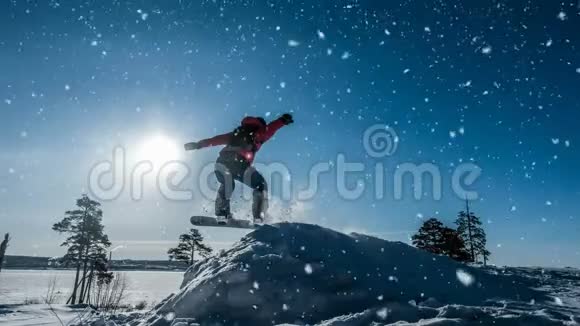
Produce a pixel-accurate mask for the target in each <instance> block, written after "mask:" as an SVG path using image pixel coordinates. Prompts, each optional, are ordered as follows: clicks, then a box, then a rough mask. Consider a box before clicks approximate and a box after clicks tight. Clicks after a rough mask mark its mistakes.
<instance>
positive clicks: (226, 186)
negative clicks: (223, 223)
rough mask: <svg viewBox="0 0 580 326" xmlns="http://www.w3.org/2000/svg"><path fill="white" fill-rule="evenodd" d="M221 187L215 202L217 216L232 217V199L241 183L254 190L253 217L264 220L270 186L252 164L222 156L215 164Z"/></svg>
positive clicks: (232, 157) (241, 159) (229, 156)
mask: <svg viewBox="0 0 580 326" xmlns="http://www.w3.org/2000/svg"><path fill="white" fill-rule="evenodd" d="M215 174H216V177H217V180H218V182H219V183H220V187H219V189H218V193H217V198H216V201H215V215H216V216H226V217H231V212H230V199H231V197H232V193H233V191H234V189H235V187H236V181H239V182H241V183H243V184H245V185H247V186H248V187H250V188H252V189H253V194H252V196H253V203H252V215H253V216H254V219H259V218H261V219H264V218H265V214H266V211H267V209H268V185H267V183H266V180H265V179H264V177H263V176H262V175H261V174H260V173H259V172H258V171H257V170H256V169H255V168H254V167H253V166H251V164H250V163H248V162H247V161H246V160H244V159H243V158H241V157H239V156H237V155H236V156H233V155H224V156H220V157H219V158H218V160H217V161H216V164H215Z"/></svg>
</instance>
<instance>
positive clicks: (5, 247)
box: [0, 233, 10, 272]
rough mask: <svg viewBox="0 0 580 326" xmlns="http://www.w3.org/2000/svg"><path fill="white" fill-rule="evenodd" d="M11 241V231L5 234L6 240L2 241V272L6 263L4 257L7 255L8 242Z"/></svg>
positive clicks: (0, 253)
mask: <svg viewBox="0 0 580 326" xmlns="http://www.w3.org/2000/svg"><path fill="white" fill-rule="evenodd" d="M9 242H10V233H6V234H5V235H4V240H2V243H0V272H1V271H2V266H3V265H4V258H5V257H6V250H7V249H8V243H9Z"/></svg>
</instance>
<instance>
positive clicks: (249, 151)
mask: <svg viewBox="0 0 580 326" xmlns="http://www.w3.org/2000/svg"><path fill="white" fill-rule="evenodd" d="M293 122H294V120H293V118H292V115H291V114H289V113H285V114H283V115H282V116H281V117H279V118H278V119H276V120H274V121H272V122H270V123H269V124H267V123H266V121H265V120H264V119H263V118H260V117H245V118H244V119H242V121H241V124H240V126H239V127H237V128H236V129H235V130H234V131H232V132H229V133H226V134H223V135H217V136H215V137H212V138H208V139H203V140H200V141H198V142H192V143H187V144H185V150H186V151H189V150H196V149H200V148H204V147H210V146H218V145H226V147H224V148H223V149H222V150H221V151H220V154H219V157H218V159H217V160H216V164H215V174H216V177H217V180H218V182H219V183H220V187H219V189H218V192H217V198H216V200H215V215H216V217H217V219H218V222H219V223H220V224H226V223H227V221H228V220H229V219H231V218H232V213H231V212H230V198H231V196H232V192H233V191H234V188H235V181H239V182H242V183H243V184H245V185H247V186H249V187H251V188H252V189H253V203H252V215H253V217H254V223H256V224H259V223H263V222H264V217H265V214H266V211H267V209H268V198H267V191H268V185H267V184H266V180H265V179H264V177H263V176H262V175H261V174H260V173H259V172H258V171H257V170H256V169H255V168H254V167H253V166H252V162H253V161H254V157H255V155H256V152H257V151H258V150H260V147H262V144H264V143H265V142H266V141H268V140H269V139H270V138H271V137H272V136H274V134H275V133H276V131H278V129H280V128H282V127H283V126H285V125H289V124H291V123H293Z"/></svg>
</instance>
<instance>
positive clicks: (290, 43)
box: [288, 40, 300, 48]
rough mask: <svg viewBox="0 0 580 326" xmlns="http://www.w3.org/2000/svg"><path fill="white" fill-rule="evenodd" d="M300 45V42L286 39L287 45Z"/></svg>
mask: <svg viewBox="0 0 580 326" xmlns="http://www.w3.org/2000/svg"><path fill="white" fill-rule="evenodd" d="M299 45H300V42H298V41H296V40H288V46H291V47H293V48H295V47H297V46H299Z"/></svg>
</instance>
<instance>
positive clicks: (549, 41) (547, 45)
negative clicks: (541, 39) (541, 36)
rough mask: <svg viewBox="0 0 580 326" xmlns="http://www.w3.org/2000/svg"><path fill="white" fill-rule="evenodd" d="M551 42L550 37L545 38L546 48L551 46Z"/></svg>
mask: <svg viewBox="0 0 580 326" xmlns="http://www.w3.org/2000/svg"><path fill="white" fill-rule="evenodd" d="M552 43H553V41H552V39H549V40H547V41H546V47H548V48H549V47H551V46H552Z"/></svg>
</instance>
